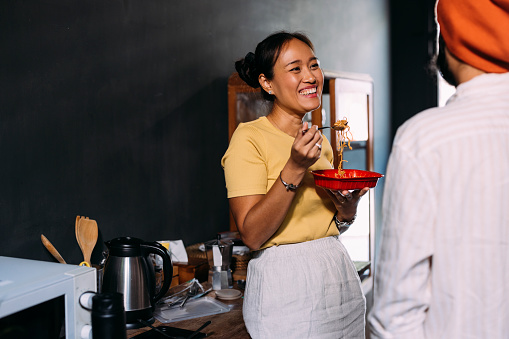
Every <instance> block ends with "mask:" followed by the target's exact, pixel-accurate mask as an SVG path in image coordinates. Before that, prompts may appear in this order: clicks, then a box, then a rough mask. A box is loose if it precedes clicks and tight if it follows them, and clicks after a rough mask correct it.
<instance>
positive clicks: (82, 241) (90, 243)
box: [76, 217, 99, 266]
mask: <svg viewBox="0 0 509 339" xmlns="http://www.w3.org/2000/svg"><path fill="white" fill-rule="evenodd" d="M77 225H78V226H77V227H78V229H77V233H76V239H77V240H78V244H79V245H80V248H81V252H82V253H83V261H84V262H86V263H88V266H90V257H91V256H92V251H93V250H94V247H95V244H96V243H97V236H98V232H99V231H98V228H97V222H96V221H95V220H92V219H89V218H85V217H81V218H80V220H79V221H78V224H77Z"/></svg>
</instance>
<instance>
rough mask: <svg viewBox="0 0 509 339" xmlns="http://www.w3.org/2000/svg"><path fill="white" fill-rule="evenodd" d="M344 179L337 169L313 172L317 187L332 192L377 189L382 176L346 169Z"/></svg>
mask: <svg viewBox="0 0 509 339" xmlns="http://www.w3.org/2000/svg"><path fill="white" fill-rule="evenodd" d="M343 171H345V174H344V175H343V176H342V177H339V176H338V170H337V169H325V170H317V171H311V173H312V174H313V176H314V177H315V184H316V186H320V187H323V188H328V189H332V190H359V189H362V188H364V187H369V188H372V187H375V186H376V183H377V182H378V179H379V178H381V177H383V175H382V174H380V173H376V172H371V171H362V170H356V169H345V170H343Z"/></svg>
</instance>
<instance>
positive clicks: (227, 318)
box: [127, 283, 251, 339]
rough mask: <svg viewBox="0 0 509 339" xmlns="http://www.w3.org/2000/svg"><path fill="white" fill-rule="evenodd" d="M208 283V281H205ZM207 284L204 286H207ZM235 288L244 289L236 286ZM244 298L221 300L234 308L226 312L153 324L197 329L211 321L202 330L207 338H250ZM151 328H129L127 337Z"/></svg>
mask: <svg viewBox="0 0 509 339" xmlns="http://www.w3.org/2000/svg"><path fill="white" fill-rule="evenodd" d="M205 284H206V283H205ZM205 284H203V285H204V287H205ZM234 288H235V289H238V290H240V291H241V292H242V293H244V291H243V290H242V289H240V288H237V287H236V286H234ZM215 296H216V295H215V292H214V291H211V292H209V293H208V294H207V296H206V297H208V298H215ZM243 300H244V299H243V298H239V299H236V300H220V301H221V302H222V303H224V304H226V305H232V309H231V310H230V311H229V312H226V313H220V314H214V315H210V316H205V317H199V318H194V319H188V320H182V321H176V322H171V323H161V322H159V320H157V319H156V320H155V322H154V323H153V324H152V326H154V327H157V326H171V327H177V328H182V329H186V330H191V331H195V330H197V329H198V328H200V326H202V325H203V324H204V323H205V322H207V321H211V323H210V325H208V326H207V327H205V328H204V329H203V330H201V332H202V333H206V334H207V338H236V339H244V338H245V339H249V338H251V337H250V336H249V334H248V333H247V330H246V327H245V325H244V319H243V318H242V302H243ZM149 330H151V329H150V327H144V328H139V329H132V330H127V338H133V337H135V336H137V335H139V334H141V333H144V332H147V331H149ZM160 337H161V338H163V336H162V335H161V336H160Z"/></svg>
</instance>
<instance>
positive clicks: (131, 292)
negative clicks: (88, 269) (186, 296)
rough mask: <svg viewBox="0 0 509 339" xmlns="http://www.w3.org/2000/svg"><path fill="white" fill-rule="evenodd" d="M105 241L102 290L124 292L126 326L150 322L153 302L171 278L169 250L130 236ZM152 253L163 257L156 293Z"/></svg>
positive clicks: (163, 292)
mask: <svg viewBox="0 0 509 339" xmlns="http://www.w3.org/2000/svg"><path fill="white" fill-rule="evenodd" d="M105 244H106V246H107V247H108V250H109V251H108V252H109V254H108V257H107V258H106V262H105V264H104V271H103V284H102V291H103V292H118V293H122V294H123V295H124V308H125V313H126V328H127V329H132V328H139V327H145V326H146V324H147V323H149V324H151V323H153V322H154V318H153V316H152V315H153V312H154V309H155V303H156V301H158V300H159V299H161V298H162V297H163V296H164V295H165V294H166V292H168V289H169V287H170V284H171V279H172V277H173V264H172V262H171V255H170V252H169V251H168V250H167V249H166V248H165V247H164V246H163V245H161V244H159V243H158V242H155V241H154V242H145V241H143V240H141V239H138V238H132V237H121V238H115V239H112V240H110V241H106V242H105ZM151 253H152V254H157V255H159V256H160V257H161V258H162V259H163V274H164V275H163V279H164V282H163V286H162V287H161V289H160V290H159V292H157V293H156V281H155V273H154V265H153V263H152V260H151V259H150V257H149V254H151ZM138 319H140V320H141V321H140V320H138ZM143 323H144V324H143Z"/></svg>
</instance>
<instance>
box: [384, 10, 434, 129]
mask: <svg viewBox="0 0 509 339" xmlns="http://www.w3.org/2000/svg"><path fill="white" fill-rule="evenodd" d="M435 3H436V0H420V1H405V0H391V1H390V13H391V24H390V25H391V35H390V36H391V39H390V40H391V81H392V87H391V104H392V105H391V111H392V119H391V125H392V135H393V136H394V134H395V133H396V131H397V129H398V127H399V126H401V124H403V123H404V122H405V121H406V120H408V119H409V118H411V117H412V116H414V115H415V114H417V113H419V112H420V111H422V110H425V109H427V108H430V107H436V106H437V103H438V91H437V79H436V75H434V74H433V72H431V71H430V67H429V65H430V61H431V58H432V56H433V55H434V54H435V51H436V46H435V40H436V32H437V30H436V23H435V18H434V8H435Z"/></svg>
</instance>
